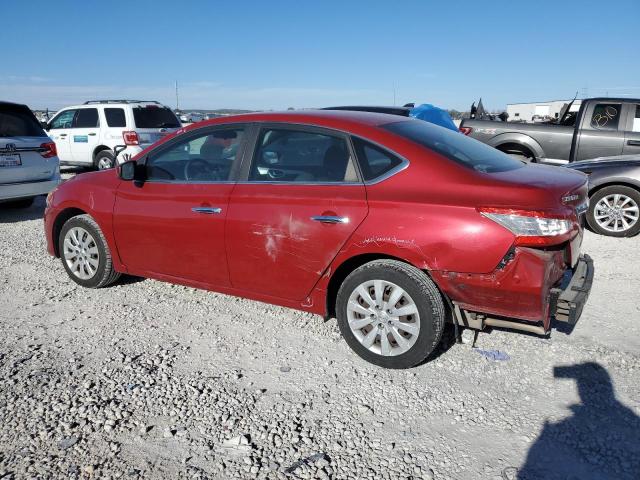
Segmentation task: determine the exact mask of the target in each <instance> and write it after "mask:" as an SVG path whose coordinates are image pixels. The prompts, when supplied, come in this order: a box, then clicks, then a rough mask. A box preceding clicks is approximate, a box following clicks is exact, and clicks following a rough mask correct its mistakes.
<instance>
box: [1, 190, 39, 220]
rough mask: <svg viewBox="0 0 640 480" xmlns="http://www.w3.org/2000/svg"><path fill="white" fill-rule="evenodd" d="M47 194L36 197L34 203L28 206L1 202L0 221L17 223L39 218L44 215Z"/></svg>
mask: <svg viewBox="0 0 640 480" xmlns="http://www.w3.org/2000/svg"><path fill="white" fill-rule="evenodd" d="M45 198H46V197H45V196H44V195H41V196H39V197H36V198H35V200H34V202H33V205H31V206H30V207H26V208H19V207H14V206H10V205H8V204H5V203H0V223H17V222H24V221H27V220H38V219H41V218H43V217H44V207H45Z"/></svg>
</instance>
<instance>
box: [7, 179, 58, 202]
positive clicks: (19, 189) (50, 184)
mask: <svg viewBox="0 0 640 480" xmlns="http://www.w3.org/2000/svg"><path fill="white" fill-rule="evenodd" d="M59 183H60V174H59V173H56V174H55V175H54V176H53V177H51V178H48V179H45V180H38V181H30V182H21V183H8V184H7V183H5V184H0V202H2V201H11V200H19V199H21V198H31V197H37V196H38V195H46V194H47V193H49V192H50V191H51V190H53V189H54V188H56V187H57V186H58V184H59Z"/></svg>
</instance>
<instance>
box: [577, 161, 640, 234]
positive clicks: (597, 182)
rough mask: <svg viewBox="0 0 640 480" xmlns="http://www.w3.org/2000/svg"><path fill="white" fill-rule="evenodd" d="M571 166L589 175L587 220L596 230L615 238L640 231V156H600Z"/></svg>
mask: <svg viewBox="0 0 640 480" xmlns="http://www.w3.org/2000/svg"><path fill="white" fill-rule="evenodd" d="M569 167H570V168H572V169H574V170H578V171H580V172H583V173H586V174H587V175H589V197H590V204H589V211H588V213H587V221H588V222H589V226H590V227H591V228H592V229H593V230H594V231H595V232H597V233H600V234H602V235H609V236H611V237H631V236H633V235H637V234H638V233H639V232H640V221H639V215H640V212H639V211H638V208H639V207H640V155H622V156H618V157H606V158H596V159H593V160H587V161H582V162H575V163H572V164H570V165H569Z"/></svg>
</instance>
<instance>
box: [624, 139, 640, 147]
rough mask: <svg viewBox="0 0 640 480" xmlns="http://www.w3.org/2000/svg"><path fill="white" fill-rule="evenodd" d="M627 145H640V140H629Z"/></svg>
mask: <svg viewBox="0 0 640 480" xmlns="http://www.w3.org/2000/svg"><path fill="white" fill-rule="evenodd" d="M627 145H633V146H634V147H640V140H627Z"/></svg>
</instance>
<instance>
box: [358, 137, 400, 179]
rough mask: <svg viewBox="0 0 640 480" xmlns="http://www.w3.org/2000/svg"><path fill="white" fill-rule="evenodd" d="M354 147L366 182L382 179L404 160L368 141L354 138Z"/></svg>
mask: <svg viewBox="0 0 640 480" xmlns="http://www.w3.org/2000/svg"><path fill="white" fill-rule="evenodd" d="M353 145H354V146H355V148H356V156H357V157H358V161H359V163H360V170H361V171H362V176H363V177H364V179H365V180H366V181H371V180H375V179H378V178H381V177H382V176H384V175H386V174H388V173H389V172H391V171H392V170H393V169H394V168H396V167H397V166H399V165H400V164H402V160H401V159H400V158H398V157H397V156H396V155H394V154H392V153H391V152H388V151H387V150H384V149H382V148H380V147H378V146H376V145H374V144H372V143H370V142H367V141H366V140H362V139H360V138H353Z"/></svg>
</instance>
